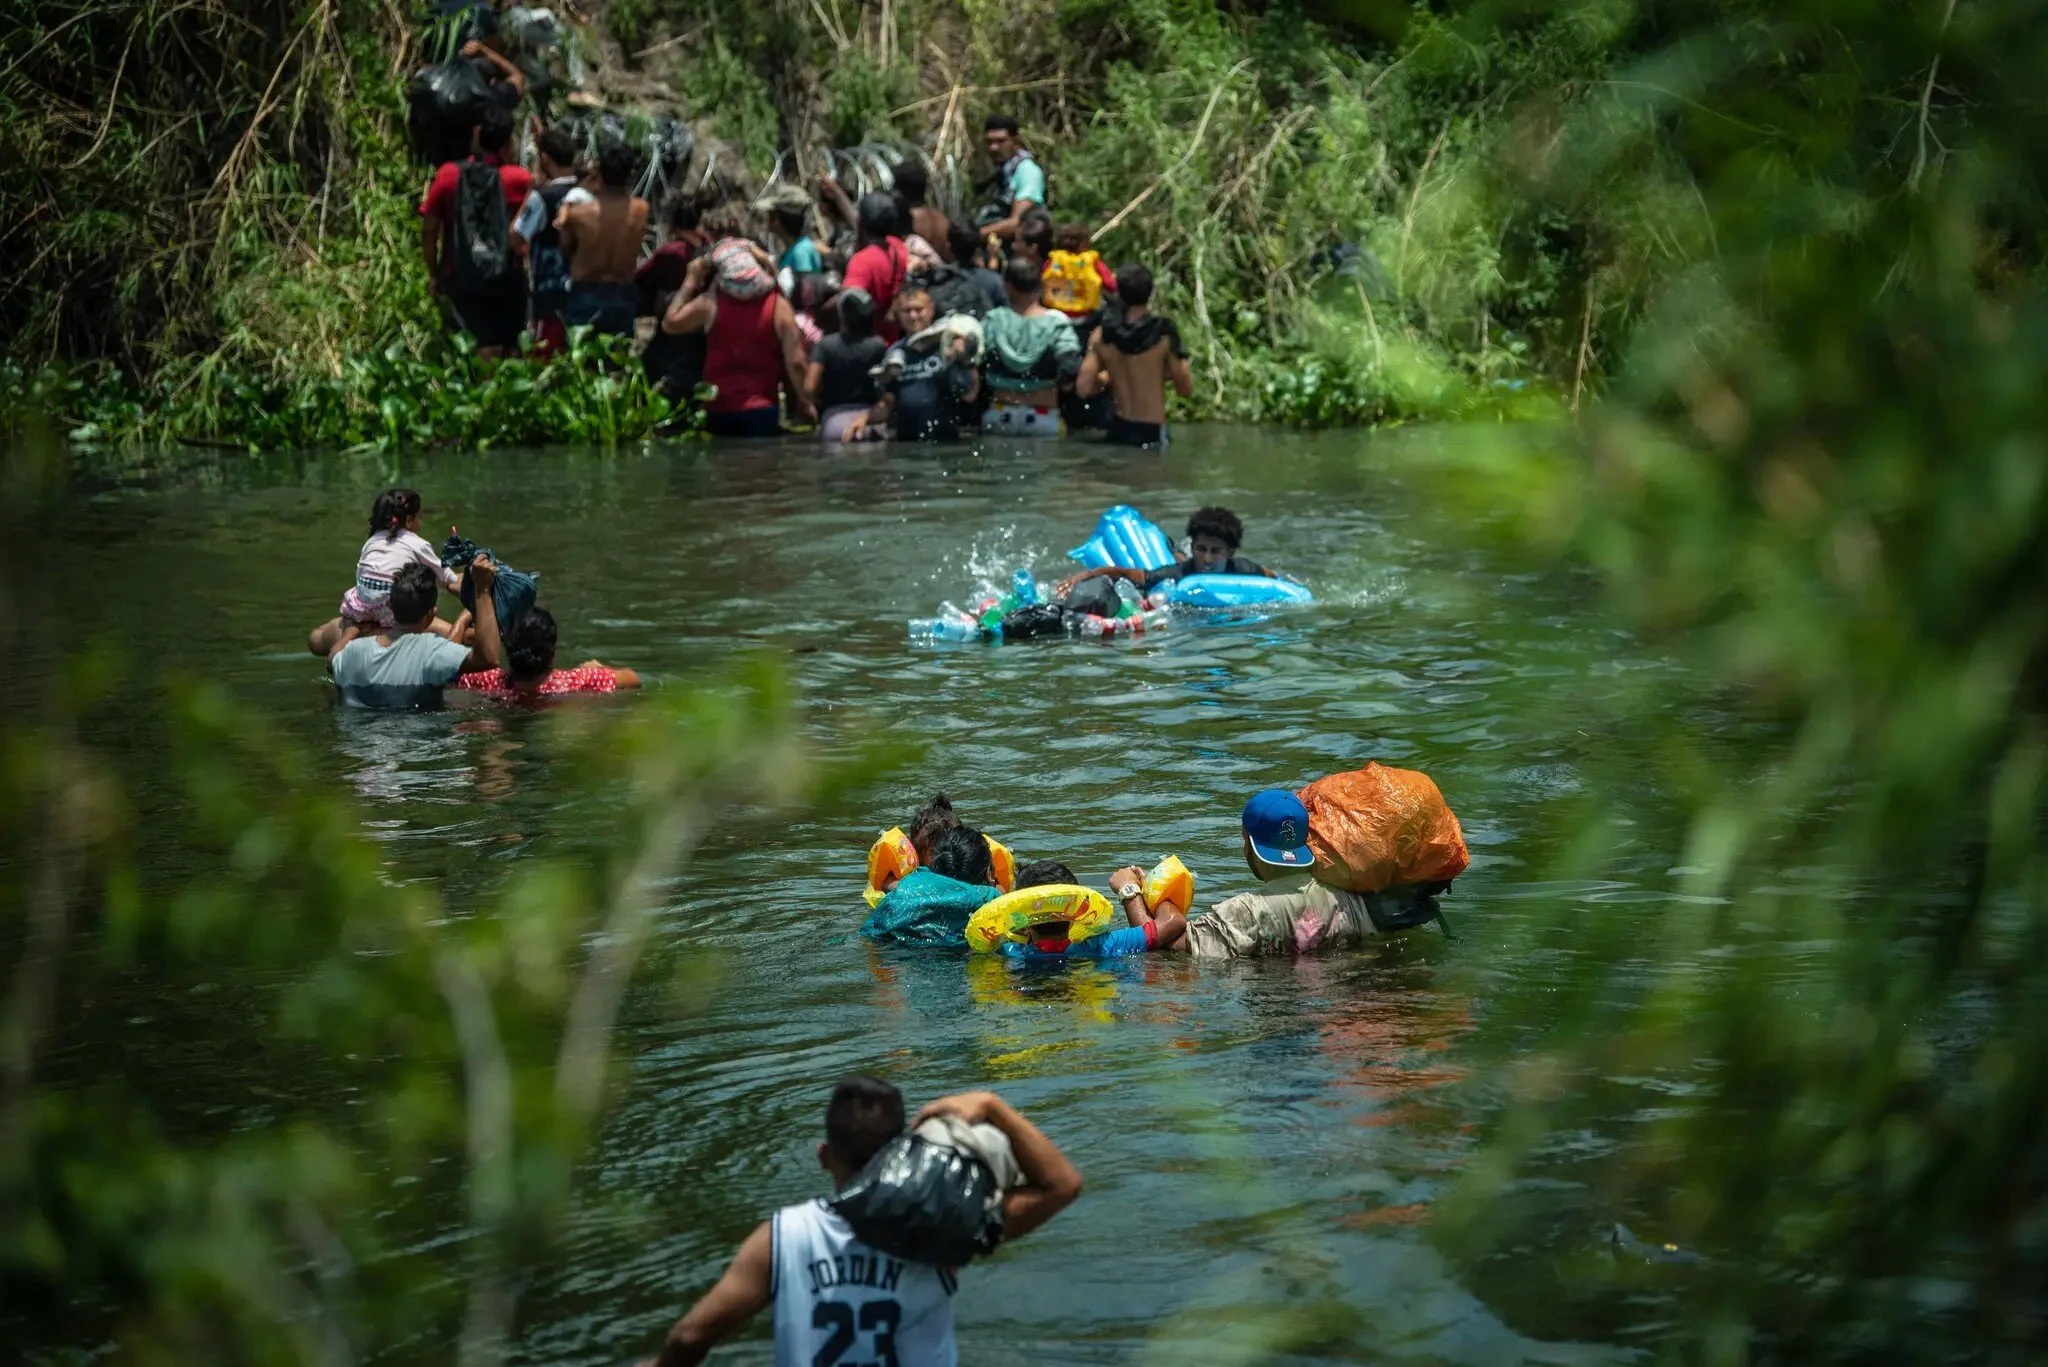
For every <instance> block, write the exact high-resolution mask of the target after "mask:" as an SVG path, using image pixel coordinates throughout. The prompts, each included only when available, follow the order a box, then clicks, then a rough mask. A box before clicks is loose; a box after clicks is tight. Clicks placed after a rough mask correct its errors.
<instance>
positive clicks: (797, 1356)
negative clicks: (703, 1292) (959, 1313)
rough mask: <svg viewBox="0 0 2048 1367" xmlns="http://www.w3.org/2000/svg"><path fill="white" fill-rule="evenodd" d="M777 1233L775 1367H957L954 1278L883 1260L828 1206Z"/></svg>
mask: <svg viewBox="0 0 2048 1367" xmlns="http://www.w3.org/2000/svg"><path fill="white" fill-rule="evenodd" d="M769 1227H770V1229H771V1231H772V1232H773V1235H774V1249H775V1251H774V1255H773V1258H772V1260H771V1261H770V1263H769V1267H770V1272H769V1274H768V1275H769V1280H768V1289H769V1293H770V1294H771V1295H772V1296H773V1297H774V1304H775V1367H837V1365H838V1364H843V1365H844V1367H857V1364H879V1363H894V1364H899V1365H900V1367H956V1364H957V1363H958V1361H959V1352H958V1349H957V1348H956V1347H955V1346H954V1343H953V1288H954V1285H955V1283H954V1280H953V1274H952V1273H950V1272H948V1271H946V1270H945V1269H943V1268H937V1267H928V1266H926V1265H925V1264H923V1263H912V1262H905V1261H904V1260H903V1259H901V1258H892V1257H890V1256H889V1255H888V1254H886V1253H877V1252H875V1251H874V1250H873V1249H871V1248H869V1247H868V1246H867V1245H866V1244H864V1243H862V1242H861V1241H860V1240H859V1239H857V1238H855V1237H854V1234H853V1228H852V1226H850V1225H848V1224H847V1223H846V1221H845V1220H843V1219H841V1218H840V1216H839V1214H838V1212H837V1211H834V1210H833V1209H832V1208H831V1207H830V1206H828V1205H826V1204H825V1203H824V1202H823V1201H822V1200H819V1201H806V1202H805V1203H804V1204H802V1205H800V1206H785V1207H784V1208H783V1209H781V1210H778V1211H776V1212H775V1218H774V1220H773V1221H772V1222H771V1223H770V1226H769Z"/></svg>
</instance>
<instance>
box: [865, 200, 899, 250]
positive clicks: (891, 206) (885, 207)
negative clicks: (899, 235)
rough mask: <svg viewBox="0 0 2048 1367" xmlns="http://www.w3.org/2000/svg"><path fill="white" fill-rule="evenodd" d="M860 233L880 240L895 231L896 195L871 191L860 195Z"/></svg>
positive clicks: (872, 239)
mask: <svg viewBox="0 0 2048 1367" xmlns="http://www.w3.org/2000/svg"><path fill="white" fill-rule="evenodd" d="M859 213H860V235H861V236H862V237H864V238H866V239H868V240H869V241H871V242H880V241H881V240H882V239H883V238H885V237H887V236H888V235H889V234H890V233H892V232H895V231H896V218H897V213H896V196H894V195H888V194H883V193H882V192H881V191H880V190H875V191H872V192H870V193H868V194H865V195H862V196H861V197H860V209H859Z"/></svg>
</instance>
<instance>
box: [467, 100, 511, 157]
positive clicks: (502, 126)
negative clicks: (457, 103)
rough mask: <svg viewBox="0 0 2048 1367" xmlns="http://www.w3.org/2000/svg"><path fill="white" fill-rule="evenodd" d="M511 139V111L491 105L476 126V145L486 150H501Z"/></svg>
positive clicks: (500, 106)
mask: <svg viewBox="0 0 2048 1367" xmlns="http://www.w3.org/2000/svg"><path fill="white" fill-rule="evenodd" d="M511 141H512V111H511V110H509V109H506V108H505V107H504V106H502V105H495V104H494V105H492V106H491V107H490V108H489V109H486V110H485V111H484V116H483V119H482V120H481V121H480V122H479V123H478V124H477V126H476V145H477V146H478V147H481V148H483V150H484V151H486V152H502V151H504V150H505V146H506V144H507V143H509V142H511Z"/></svg>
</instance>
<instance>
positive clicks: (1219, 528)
mask: <svg viewBox="0 0 2048 1367" xmlns="http://www.w3.org/2000/svg"><path fill="white" fill-rule="evenodd" d="M1198 536H1213V537H1215V538H1216V539H1217V540H1218V541H1221V542H1222V543H1223V544H1224V545H1226V546H1228V547H1230V549H1232V550H1233V551H1234V550H1236V549H1237V548H1238V547H1239V546H1242V545H1243V544H1244V523H1243V522H1241V521H1240V520H1239V519H1238V516H1237V514H1236V513H1233V512H1231V511H1230V509H1228V508H1217V507H1208V508H1197V509H1196V510H1195V515H1194V516H1193V517H1191V518H1189V519H1188V539H1189V540H1190V541H1192V540H1194V538H1196V537H1198Z"/></svg>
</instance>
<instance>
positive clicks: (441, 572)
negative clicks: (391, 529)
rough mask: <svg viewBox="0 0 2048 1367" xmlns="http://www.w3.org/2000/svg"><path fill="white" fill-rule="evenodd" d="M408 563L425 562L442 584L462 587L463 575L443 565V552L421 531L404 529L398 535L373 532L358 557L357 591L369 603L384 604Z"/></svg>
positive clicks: (420, 563)
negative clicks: (420, 532)
mask: <svg viewBox="0 0 2048 1367" xmlns="http://www.w3.org/2000/svg"><path fill="white" fill-rule="evenodd" d="M407 565H425V566H426V567H427V568H428V569H430V570H432V571H433V572H434V576H435V577H436V578H437V579H439V580H440V581H441V584H442V587H444V588H448V589H455V588H459V587H461V584H462V576H461V575H459V574H457V573H456V572H455V571H454V570H451V569H447V568H445V567H443V566H442V564H441V554H440V552H439V551H436V550H435V549H434V548H433V547H432V546H431V545H429V544H428V543H427V539H426V538H425V537H424V536H421V535H420V534H419V533H418V532H408V531H401V532H399V534H398V535H397V536H386V535H385V534H384V533H383V532H373V533H371V535H370V539H369V540H368V541H365V542H364V543H363V549H362V552H361V553H360V554H359V555H357V556H356V593H357V594H358V595H359V596H361V598H362V599H363V601H364V602H366V603H380V602H382V601H384V600H385V599H386V598H389V597H390V596H391V581H392V579H393V578H395V577H396V576H397V574H398V572H399V571H400V570H402V569H404V568H405V567H406V566H407Z"/></svg>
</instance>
